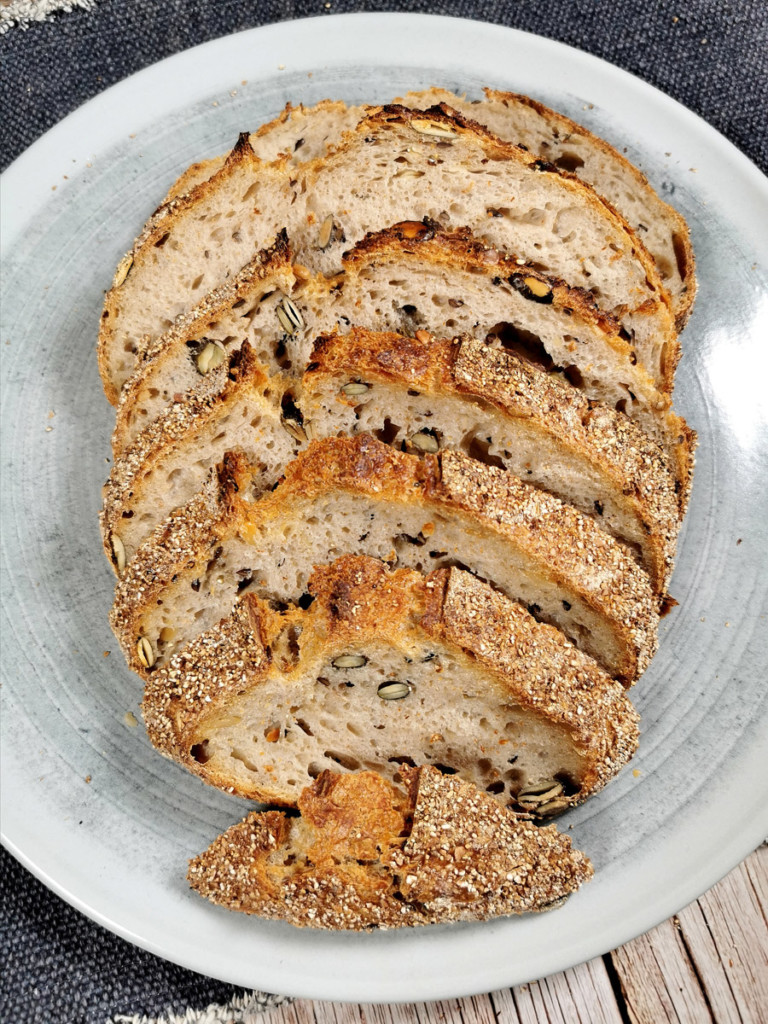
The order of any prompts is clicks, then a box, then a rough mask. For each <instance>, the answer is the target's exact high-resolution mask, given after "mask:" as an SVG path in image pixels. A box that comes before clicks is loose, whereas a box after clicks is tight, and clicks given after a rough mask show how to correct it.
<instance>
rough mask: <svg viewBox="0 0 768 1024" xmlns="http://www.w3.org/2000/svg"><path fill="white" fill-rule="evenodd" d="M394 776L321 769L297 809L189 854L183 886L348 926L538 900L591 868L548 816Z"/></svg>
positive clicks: (567, 887) (230, 901)
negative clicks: (542, 819) (395, 781)
mask: <svg viewBox="0 0 768 1024" xmlns="http://www.w3.org/2000/svg"><path fill="white" fill-rule="evenodd" d="M403 775H404V780H405V792H403V791H402V790H400V789H398V788H396V787H394V786H392V785H390V784H389V783H387V782H385V781H384V780H383V779H382V778H381V777H380V776H378V775H376V774H374V773H373V772H359V773H357V774H355V775H338V774H335V773H333V772H323V773H322V775H321V776H320V777H319V778H318V779H317V781H316V782H314V783H313V784H312V785H311V786H309V787H307V788H306V789H305V790H303V791H302V793H301V795H300V797H299V809H300V811H301V817H299V818H295V817H290V818H289V817H287V816H286V815H285V814H281V813H280V812H279V811H267V812H265V813H252V814H250V815H249V816H248V817H247V818H246V819H245V820H244V821H242V822H241V823H240V824H238V825H234V826H232V828H230V829H227V831H226V832H225V833H224V835H222V836H219V837H218V838H217V839H216V840H215V841H214V842H213V843H212V844H211V846H209V847H208V849H207V850H206V851H205V852H204V853H202V854H201V855H200V856H199V857H195V858H194V860H192V861H190V866H189V874H188V876H187V877H188V879H189V882H190V885H191V886H192V888H193V889H195V890H196V891H197V892H199V893H200V895H201V896H204V897H206V899H209V900H210V901H211V902H212V903H216V904H219V905H220V906H224V907H227V908H228V909H230V910H239V911H244V912H245V913H247V914H258V915H259V916H260V917H266V918H269V919H272V920H280V921H288V922H289V923H290V924H293V925H297V926H299V927H308V928H329V929H334V930H341V929H343V930H354V931H359V930H362V929H367V928H402V927H412V926H414V925H426V924H441V923H446V922H449V921H485V920H488V919H490V918H494V917H502V916H505V915H508V914H524V913H529V912H531V911H542V910H549V909H551V908H552V907H553V906H560V905H561V903H562V902H564V901H565V900H566V899H567V898H568V897H569V896H570V895H571V894H572V893H573V892H575V891H576V890H577V889H578V888H579V886H581V885H582V884H583V883H584V882H587V881H589V879H590V878H591V877H592V875H593V873H594V872H593V869H592V865H591V864H590V862H589V860H588V859H587V858H586V857H585V856H584V855H583V854H582V853H581V852H579V851H578V850H575V849H573V847H572V845H571V839H570V836H566V835H561V834H560V833H559V832H558V831H557V829H556V827H555V826H554V825H548V826H547V827H545V828H540V827H537V826H536V825H533V824H532V823H531V822H529V821H526V820H525V819H524V818H523V817H520V816H519V815H516V814H513V813H512V812H510V811H507V810H504V809H503V808H501V807H500V806H499V805H498V803H497V802H496V801H495V800H494V799H493V797H490V796H488V795H487V794H485V793H481V792H479V791H478V790H477V789H475V787H474V786H472V785H471V784H470V783H467V782H463V781H462V780H460V779H457V778H452V777H450V776H447V775H441V774H440V772H438V771H437V770H436V769H435V768H431V767H428V766H426V767H421V768H404V769H403Z"/></svg>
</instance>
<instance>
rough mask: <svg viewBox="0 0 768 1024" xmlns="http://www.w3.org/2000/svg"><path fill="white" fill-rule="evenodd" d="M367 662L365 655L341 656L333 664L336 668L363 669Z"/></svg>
mask: <svg viewBox="0 0 768 1024" xmlns="http://www.w3.org/2000/svg"><path fill="white" fill-rule="evenodd" d="M367 661H368V659H367V658H366V657H365V655H364V654H340V655H339V656H338V658H334V659H333V661H332V662H331V664H332V665H333V667H334V668H362V667H363V665H365V664H366V663H367Z"/></svg>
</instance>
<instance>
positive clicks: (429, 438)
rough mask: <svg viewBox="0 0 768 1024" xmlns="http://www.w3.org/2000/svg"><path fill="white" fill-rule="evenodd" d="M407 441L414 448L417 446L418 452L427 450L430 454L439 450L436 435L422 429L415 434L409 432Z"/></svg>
mask: <svg viewBox="0 0 768 1024" xmlns="http://www.w3.org/2000/svg"><path fill="white" fill-rule="evenodd" d="M408 443H409V444H411V445H413V447H414V448H418V450H419V451H420V452H428V453H429V454H430V455H434V454H435V453H436V452H439V451H440V444H439V442H438V440H437V438H436V437H433V435H432V434H426V433H424V432H423V431H419V432H418V433H416V434H411V436H410V437H409V438H408Z"/></svg>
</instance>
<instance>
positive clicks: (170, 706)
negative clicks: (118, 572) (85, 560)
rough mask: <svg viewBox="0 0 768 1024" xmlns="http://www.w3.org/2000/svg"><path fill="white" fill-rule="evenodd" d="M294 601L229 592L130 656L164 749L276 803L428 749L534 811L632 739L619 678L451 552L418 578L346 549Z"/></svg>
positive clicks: (586, 787) (608, 764)
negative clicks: (223, 601) (185, 641)
mask: <svg viewBox="0 0 768 1024" xmlns="http://www.w3.org/2000/svg"><path fill="white" fill-rule="evenodd" d="M309 591H310V593H311V595H312V597H313V598H314V600H313V601H312V602H311V604H310V605H309V607H308V608H307V610H305V611H304V610H301V609H300V608H296V607H295V606H294V607H290V608H288V609H285V610H282V611H275V610H273V609H272V608H271V607H270V606H269V605H268V604H267V603H266V602H264V601H261V600H259V599H258V598H257V597H255V596H254V595H253V594H246V595H245V596H244V598H243V599H242V600H241V601H239V602H238V603H237V605H236V606H235V607H234V609H233V610H232V611H231V613H230V615H229V616H228V617H227V618H226V619H224V620H223V621H222V622H220V623H217V624H216V625H215V626H214V627H212V628H211V629H209V630H206V631H205V632H204V633H202V634H200V635H199V636H198V637H197V638H196V639H195V640H193V641H192V642H191V643H190V644H189V645H188V646H187V647H186V649H184V650H180V651H178V652H177V653H176V654H175V655H174V656H173V657H172V658H171V659H170V661H168V662H167V664H165V665H164V666H163V667H160V668H158V669H156V670H154V671H152V672H150V673H145V675H146V676H147V683H146V689H145V695H144V701H143V704H142V711H143V714H144V718H145V721H146V723H147V729H148V732H149V736H150V738H151V740H152V742H153V743H154V744H155V746H156V747H157V748H158V749H159V750H160V751H161V752H162V753H163V754H165V755H166V756H168V757H171V758H173V759H175V760H177V761H179V762H180V763H181V764H183V765H185V766H186V767H187V768H188V769H189V770H190V771H192V772H193V773H195V774H197V775H199V776H200V777H201V778H202V779H204V780H205V781H206V782H209V783H211V784H213V785H215V786H218V787H219V788H222V789H224V790H226V791H228V792H231V793H233V794H236V795H239V796H243V797H247V798H250V799H256V800H261V801H264V802H270V803H275V804H278V805H288V806H292V805H294V804H295V802H296V800H297V798H298V795H299V793H300V792H301V791H302V789H303V788H304V787H305V786H306V785H308V784H309V782H310V780H311V779H312V778H315V777H317V776H318V775H319V774H320V773H321V772H323V771H325V770H332V771H339V770H340V769H341V770H344V771H357V770H359V769H368V770H371V771H376V772H378V773H379V774H381V775H382V776H383V777H384V778H386V779H388V780H390V781H393V782H397V781H398V780H399V779H400V778H401V775H402V767H403V766H404V765H413V764H432V765H435V766H437V767H439V768H441V770H443V771H446V772H453V773H457V774H458V775H459V777H460V778H462V779H465V780H466V781H469V782H472V783H474V784H475V785H476V786H478V787H479V788H480V789H483V790H486V791H488V792H490V793H492V794H493V795H494V796H495V797H496V798H497V799H498V800H499V801H500V802H502V803H507V802H510V801H511V802H512V803H513V804H514V806H516V807H517V808H519V809H521V810H525V811H528V812H530V813H534V814H537V815H539V816H543V817H546V816H549V815H551V814H555V813H559V812H560V811H562V810H564V809H565V808H566V807H568V806H572V805H573V804H576V803H579V802H580V801H582V800H584V799H586V797H587V796H588V795H590V794H592V793H594V792H596V791H597V790H599V789H600V788H601V787H602V786H603V785H605V784H606V783H607V782H608V781H609V780H610V779H611V778H613V777H614V776H615V775H616V774H617V773H618V772H619V771H620V769H621V768H622V767H623V766H624V765H625V764H626V763H627V761H628V760H629V758H631V756H632V754H633V753H634V751H635V749H636V746H637V723H638V719H637V714H636V712H635V710H634V708H633V707H632V705H631V703H630V701H629V700H628V698H627V697H626V696H625V693H624V690H623V688H622V687H621V686H620V685H619V684H618V683H616V682H615V681H613V680H612V679H611V678H610V677H609V676H608V675H607V674H606V673H605V672H604V671H602V670H601V669H600V668H599V667H598V666H597V665H596V664H595V662H594V661H593V660H592V659H591V658H589V657H587V656H586V655H584V654H583V653H581V652H580V651H578V650H577V649H576V648H575V647H574V646H573V645H572V644H571V643H569V642H568V641H567V640H566V639H565V638H564V637H563V635H562V634H561V633H560V632H558V630H556V629H553V628H552V627H551V626H547V625H544V624H542V623H539V622H537V621H536V620H535V619H534V618H533V616H531V615H530V613H529V612H527V611H526V610H525V608H523V607H522V606H520V605H519V604H516V603H514V602H512V601H510V600H509V599H508V598H506V597H504V596H503V595H502V594H499V593H498V592H497V591H495V590H493V589H492V588H491V587H490V586H488V585H487V584H485V583H482V582H481V581H480V580H478V579H476V578H475V577H474V576H472V575H471V574H470V573H467V572H464V571H462V570H459V569H455V568H453V569H450V570H438V571H436V572H434V573H432V574H430V575H429V576H427V577H424V576H423V575H422V574H420V573H417V572H414V571H412V570H407V569H406V570H403V569H401V570H397V571H394V572H393V571H391V570H390V569H388V568H387V567H386V566H384V565H383V564H382V563H381V562H378V561H376V560H374V559H370V558H361V557H351V556H347V557H344V558H342V559H339V560H338V561H337V562H336V563H335V564H333V565H330V566H324V567H322V568H319V569H317V570H316V571H315V573H314V574H313V576H312V578H311V580H310V581H309Z"/></svg>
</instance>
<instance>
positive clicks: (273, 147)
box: [162, 100, 365, 205]
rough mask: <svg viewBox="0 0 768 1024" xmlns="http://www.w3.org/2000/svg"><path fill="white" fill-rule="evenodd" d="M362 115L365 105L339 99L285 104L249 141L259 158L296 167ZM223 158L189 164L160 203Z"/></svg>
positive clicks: (186, 187) (338, 137)
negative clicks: (281, 160) (282, 161)
mask: <svg viewBox="0 0 768 1024" xmlns="http://www.w3.org/2000/svg"><path fill="white" fill-rule="evenodd" d="M364 116H365V108H364V107H354V106H353V107H348V106H347V105H346V103H343V102H342V101H341V100H321V101H320V102H319V103H318V104H316V105H315V106H314V107H305V106H304V104H303V103H300V104H299V105H298V106H296V107H294V106H293V104H291V103H286V105H285V107H284V108H283V109H282V110H281V111H280V113H279V114H278V115H277V117H275V118H273V120H271V121H267V122H266V123H265V124H263V125H262V126H261V127H260V128H259V129H258V130H257V131H255V132H251V134H250V135H249V136H248V142H249V143H250V146H251V149H252V150H253V152H254V155H255V156H256V157H258V159H259V160H263V161H264V162H265V163H271V162H272V161H273V160H278V159H281V158H282V157H285V158H286V159H287V161H288V163H289V165H291V166H295V167H298V166H299V165H300V164H303V163H307V162H308V161H310V160H314V159H316V158H317V157H319V156H324V155H325V153H326V152H327V150H328V148H329V146H332V145H335V144H337V143H338V142H340V141H341V138H342V136H343V134H344V132H347V131H352V129H353V128H355V127H356V125H357V124H358V122H359V121H360V118H361V117H364ZM226 159H227V154H226V153H224V154H222V155H221V156H216V157H213V159H211V160H203V161H200V162H199V163H194V164H192V166H191V167H188V168H187V170H186V171H184V173H183V174H182V175H181V176H180V177H179V178H177V180H176V181H175V182H174V183H173V185H172V186H171V188H170V189H169V190H168V194H167V195H166V197H165V199H164V200H163V203H162V205H165V204H166V203H169V202H171V201H172V200H173V199H176V198H177V197H178V196H182V195H185V194H186V193H187V192H191V191H192V189H193V188H196V187H197V186H198V185H202V184H203V182H205V181H207V180H208V179H209V178H210V177H212V176H213V175H214V174H215V173H216V171H218V170H220V169H221V168H222V167H223V166H224V161H225V160H226Z"/></svg>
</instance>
